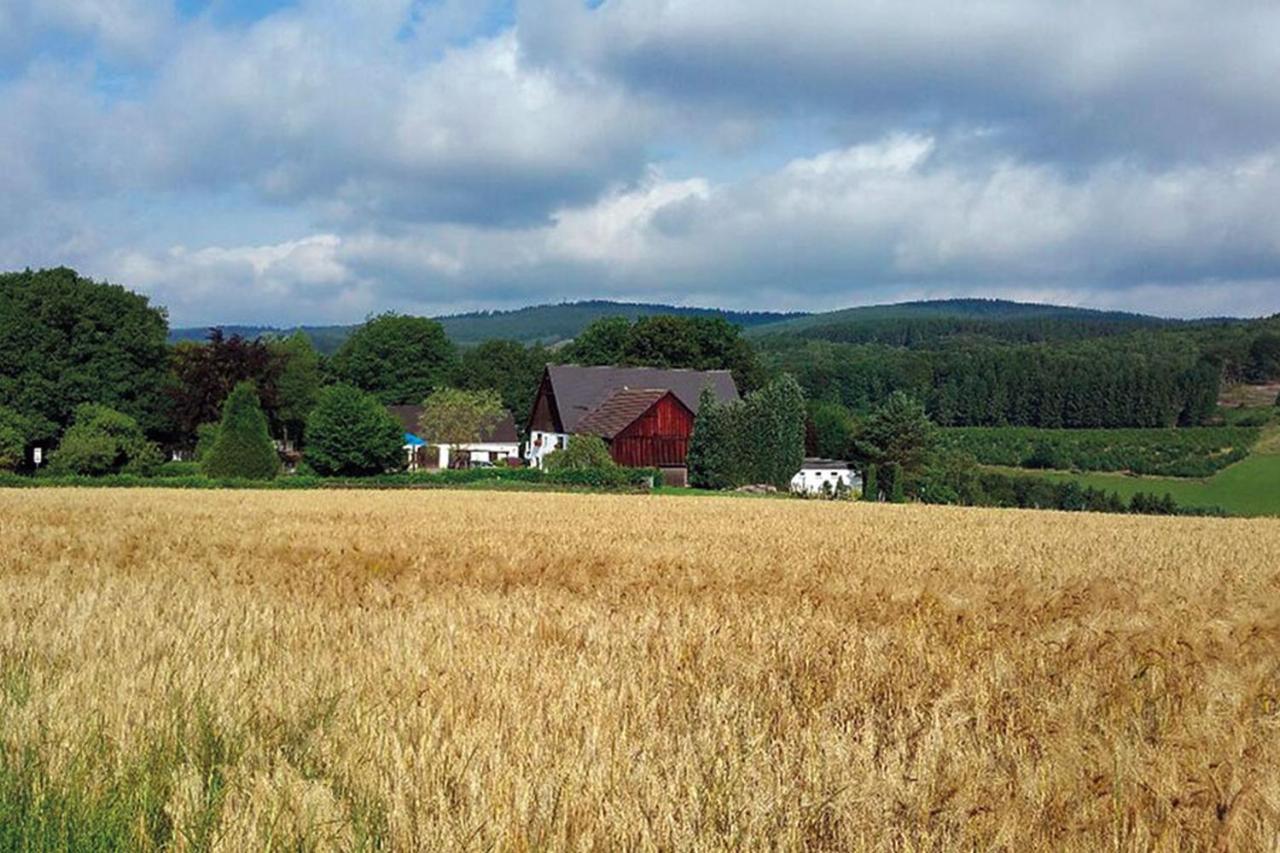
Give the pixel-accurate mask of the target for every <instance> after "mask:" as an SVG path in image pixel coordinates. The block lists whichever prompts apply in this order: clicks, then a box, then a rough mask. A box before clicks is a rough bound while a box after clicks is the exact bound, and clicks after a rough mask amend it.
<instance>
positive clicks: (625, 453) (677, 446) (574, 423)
mask: <svg viewBox="0 0 1280 853" xmlns="http://www.w3.org/2000/svg"><path fill="white" fill-rule="evenodd" d="M704 388H707V389H710V390H711V392H712V394H713V396H714V397H715V399H716V400H717V401H718V402H721V403H728V402H732V401H734V400H737V399H738V389H737V387H736V386H735V385H734V382H733V377H732V376H731V375H730V374H729V372H728V371H727V370H705V371H703V370H668V369H662V368H653V367H580V366H578V365H563V364H562V365H549V366H548V367H547V370H546V372H545V373H544V374H543V377H542V383H541V385H540V386H539V388H538V396H537V399H535V400H534V404H533V411H532V412H531V413H530V416H529V423H528V432H529V442H528V445H527V449H526V453H525V456H526V458H527V459H528V460H529V462H530V464H532V465H540V464H541V460H542V457H543V456H544V455H545V454H547V453H549V452H551V451H553V450H555V449H557V448H560V447H564V446H565V445H566V444H567V442H568V441H570V440H571V436H574V435H597V436H599V437H600V438H602V439H604V441H605V443H606V444H608V445H609V452H610V454H611V455H612V456H613V459H614V460H615V461H616V462H617V463H618V464H620V465H627V466H631V467H637V468H662V469H663V471H664V475H665V477H666V479H667V480H668V482H677V483H682V482H684V479H685V471H684V468H685V462H686V458H687V457H688V455H689V439H690V437H691V436H692V435H693V420H694V416H695V415H696V414H697V411H698V402H699V398H700V396H701V394H702V391H703V389H704Z"/></svg>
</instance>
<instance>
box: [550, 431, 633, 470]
mask: <svg viewBox="0 0 1280 853" xmlns="http://www.w3.org/2000/svg"><path fill="white" fill-rule="evenodd" d="M542 465H543V467H544V468H546V469H547V470H548V471H552V472H556V471H583V470H590V469H593V468H615V467H617V465H616V463H615V462H614V461H613V457H612V456H610V455H609V448H608V446H607V445H605V443H604V439H602V438H600V437H599V436H596V435H575V436H574V437H573V439H572V440H571V441H570V442H569V444H568V445H567V446H566V447H562V448H561V449H559V450H553V451H551V452H550V453H548V454H547V455H546V458H544V459H543V460H542Z"/></svg>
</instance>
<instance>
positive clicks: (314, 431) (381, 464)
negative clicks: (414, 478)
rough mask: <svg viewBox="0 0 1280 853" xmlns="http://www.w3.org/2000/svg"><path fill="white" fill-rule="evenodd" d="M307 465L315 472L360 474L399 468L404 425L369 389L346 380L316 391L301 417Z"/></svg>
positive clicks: (402, 456)
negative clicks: (304, 426) (306, 413)
mask: <svg viewBox="0 0 1280 853" xmlns="http://www.w3.org/2000/svg"><path fill="white" fill-rule="evenodd" d="M306 435H307V449H306V456H305V459H306V461H307V464H309V465H310V466H311V467H312V468H314V469H315V470H316V471H317V472H319V473H321V474H326V475H337V476H348V477H350V476H355V477H359V476H365V475H369V474H381V473H384V472H386V471H391V470H396V469H399V468H403V467H404V464H405V452H404V430H403V427H402V426H401V424H400V421H398V420H396V418H395V416H394V415H392V414H391V413H390V412H389V411H387V407H386V406H384V405H382V403H380V402H378V398H377V397H374V396H373V395H372V394H366V393H365V392H363V391H361V390H360V389H358V388H356V387H354V386H352V385H332V386H330V387H328V388H325V389H324V390H322V391H321V392H320V395H319V399H318V400H317V401H316V405H315V407H314V408H313V409H312V410H311V414H310V416H309V417H308V418H307V429H306Z"/></svg>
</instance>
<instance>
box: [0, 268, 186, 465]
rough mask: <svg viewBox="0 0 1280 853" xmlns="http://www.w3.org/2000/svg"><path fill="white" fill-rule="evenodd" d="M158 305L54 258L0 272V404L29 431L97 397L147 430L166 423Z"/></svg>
mask: <svg viewBox="0 0 1280 853" xmlns="http://www.w3.org/2000/svg"><path fill="white" fill-rule="evenodd" d="M167 334H168V323H167V321H166V319H165V314H164V311H163V310H161V309H158V308H153V307H152V306H151V305H150V304H149V303H148V301H147V298H146V297H145V296H140V295H138V294H136V293H130V292H129V291H127V290H125V289H124V288H123V287H119V286H117V285H112V284H106V283H101V284H100V283H98V282H95V281H92V280H90V279H86V278H81V277H80V276H79V275H77V274H76V273H75V271H73V270H70V269H66V268H58V269H49V270H41V271H39V272H32V271H30V270H27V271H26V272H21V273H7V274H2V275H0V406H6V407H8V408H11V409H13V410H14V411H16V412H17V413H18V414H19V415H21V416H22V417H23V418H24V419H25V420H26V421H27V424H28V427H29V429H30V434H29V435H28V439H30V440H31V441H47V440H50V439H53V438H56V437H57V435H58V434H59V433H61V432H62V430H63V429H65V428H66V426H67V425H68V424H69V423H70V422H71V419H72V414H73V412H74V410H75V408H76V406H78V405H80V404H81V403H99V404H102V405H105V406H110V407H111V408H113V409H115V410H117V411H119V412H122V413H123V414H126V415H128V416H129V417H131V418H133V419H134V420H135V421H137V422H138V424H139V425H140V426H141V427H142V429H143V430H145V431H147V432H151V433H155V432H157V431H159V430H161V429H162V428H163V427H164V425H165V423H166V412H165V401H164V396H163V390H162V389H163V388H164V385H165V375H166V368H167V357H168V350H167V348H166V344H165V338H166V336H167Z"/></svg>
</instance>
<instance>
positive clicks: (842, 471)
mask: <svg viewBox="0 0 1280 853" xmlns="http://www.w3.org/2000/svg"><path fill="white" fill-rule="evenodd" d="M861 487H862V478H861V477H860V476H858V475H857V474H856V473H854V471H853V469H852V468H851V467H850V466H849V463H848V462H842V461H840V460H837V459H818V458H814V457H810V458H808V459H805V460H804V464H803V465H801V466H800V470H799V471H797V472H796V474H795V476H794V477H792V478H791V491H793V492H798V493H800V494H806V495H820V494H822V493H824V492H827V491H830V492H833V493H834V492H835V491H836V490H837V489H850V490H852V489H856V488H861Z"/></svg>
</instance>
